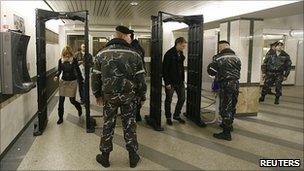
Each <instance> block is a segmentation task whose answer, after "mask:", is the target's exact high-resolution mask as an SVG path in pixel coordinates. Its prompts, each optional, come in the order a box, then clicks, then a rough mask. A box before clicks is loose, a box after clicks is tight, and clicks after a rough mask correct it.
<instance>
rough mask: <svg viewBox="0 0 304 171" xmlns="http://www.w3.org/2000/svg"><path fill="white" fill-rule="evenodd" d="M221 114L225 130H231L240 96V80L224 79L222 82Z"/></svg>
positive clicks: (220, 93) (220, 94)
mask: <svg viewBox="0 0 304 171" xmlns="http://www.w3.org/2000/svg"><path fill="white" fill-rule="evenodd" d="M219 96H220V107H219V109H220V115H221V117H222V123H223V128H224V131H229V132H230V131H231V128H232V123H233V120H234V115H235V112H236V104H237V101H238V96H239V81H237V80H232V81H223V82H221V83H220V92H219Z"/></svg>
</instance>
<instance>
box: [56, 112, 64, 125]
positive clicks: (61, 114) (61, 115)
mask: <svg viewBox="0 0 304 171" xmlns="http://www.w3.org/2000/svg"><path fill="white" fill-rule="evenodd" d="M58 117H59V119H58V121H57V124H58V125H60V124H62V122H63V109H58Z"/></svg>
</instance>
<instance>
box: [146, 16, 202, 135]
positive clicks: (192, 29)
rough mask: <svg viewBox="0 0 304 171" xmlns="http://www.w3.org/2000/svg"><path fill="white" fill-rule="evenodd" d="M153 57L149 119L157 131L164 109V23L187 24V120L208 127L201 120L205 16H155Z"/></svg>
mask: <svg viewBox="0 0 304 171" xmlns="http://www.w3.org/2000/svg"><path fill="white" fill-rule="evenodd" d="M151 19H152V35H151V42H152V49H151V51H152V57H151V90H150V114H149V115H146V116H145V119H146V121H147V124H148V125H150V126H152V127H153V128H154V129H155V130H157V131H162V130H164V129H163V128H162V127H161V107H162V100H161V97H162V56H163V54H162V50H163V24H162V23H163V22H183V23H185V24H187V25H188V26H189V32H188V75H187V76H188V77H187V102H186V104H187V106H186V113H185V116H186V117H187V118H189V119H190V120H191V121H193V122H194V123H196V124H197V125H198V126H204V125H205V124H204V123H203V121H202V119H201V87H202V66H203V64H202V55H203V34H204V30H203V23H204V18H203V15H193V16H180V15H173V14H169V13H165V12H161V11H160V12H158V16H152V17H151Z"/></svg>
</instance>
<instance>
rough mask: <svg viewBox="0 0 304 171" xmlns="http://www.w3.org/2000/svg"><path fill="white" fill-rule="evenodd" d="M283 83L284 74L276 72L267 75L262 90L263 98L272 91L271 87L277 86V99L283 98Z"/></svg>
mask: <svg viewBox="0 0 304 171" xmlns="http://www.w3.org/2000/svg"><path fill="white" fill-rule="evenodd" d="M282 82H283V74H282V73H276V72H269V73H267V74H266V78H265V82H264V85H263V88H262V96H266V95H267V94H268V92H269V91H270V90H271V86H273V84H275V91H276V94H275V96H276V97H280V96H282Z"/></svg>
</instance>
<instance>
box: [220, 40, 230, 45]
mask: <svg viewBox="0 0 304 171" xmlns="http://www.w3.org/2000/svg"><path fill="white" fill-rule="evenodd" d="M224 43H226V44H228V45H230V43H229V42H228V41H227V40H221V41H219V42H218V44H224Z"/></svg>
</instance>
